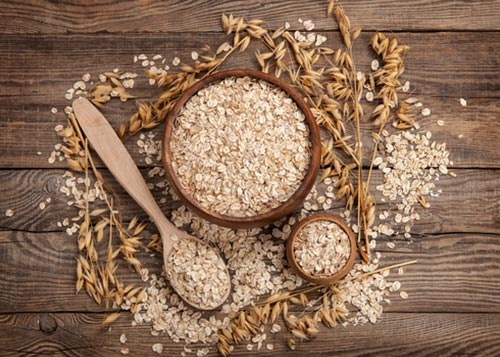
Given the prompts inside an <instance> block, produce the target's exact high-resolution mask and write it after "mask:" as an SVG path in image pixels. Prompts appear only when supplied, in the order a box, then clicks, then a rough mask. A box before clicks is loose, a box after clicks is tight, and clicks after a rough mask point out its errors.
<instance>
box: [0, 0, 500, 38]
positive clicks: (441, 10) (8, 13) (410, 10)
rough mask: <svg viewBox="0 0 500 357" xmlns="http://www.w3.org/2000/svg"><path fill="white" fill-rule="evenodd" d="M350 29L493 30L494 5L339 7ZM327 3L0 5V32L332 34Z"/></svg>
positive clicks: (385, 0) (494, 1) (498, 25)
mask: <svg viewBox="0 0 500 357" xmlns="http://www.w3.org/2000/svg"><path fill="white" fill-rule="evenodd" d="M339 3H340V4H341V5H342V6H343V7H344V8H345V10H346V12H347V13H348V14H349V17H350V18H351V21H352V22H353V23H354V24H355V25H362V26H363V27H365V28H368V29H377V30H385V29H391V30H465V29H466V30H498V29H500V22H499V21H498V19H499V16H500V10H499V8H500V3H499V1H498V0H483V1H481V0H473V1H467V2H457V1H453V0H445V1H431V0H423V1H418V2H416V3H413V4H412V5H408V6H401V5H400V3H399V2H398V1H395V0H376V1H369V0H364V1H356V0H343V1H340V2H339ZM327 4H328V1H326V0H314V1H308V2H307V3H304V2H303V1H301V0H291V1H287V2H286V3H283V2H282V1H278V0H271V1H241V0H239V1H230V0H224V1H215V2H211V1H202V0H192V1H177V2H169V3H165V2H161V1H147V2H144V1H140V0H134V1H127V2H122V1H118V0H113V1H106V2H101V1H97V0H92V1H83V0H79V1H72V2H52V1H36V0H22V1H15V0H7V1H3V2H2V13H1V14H0V32H3V33H37V32H39V33H61V32H62V33H64V32H103V31H106V32H118V33H119V32H187V31H192V30H193V29H196V31H200V32H206V31H219V27H220V26H219V21H220V20H219V19H220V14H221V13H223V12H224V13H228V14H229V13H233V14H235V15H238V16H245V17H247V18H252V19H254V18H259V19H263V20H267V21H269V26H270V27H271V28H278V27H279V26H282V25H283V23H284V22H285V21H289V22H290V24H291V25H292V26H293V27H292V28H294V29H298V28H301V27H299V26H300V24H299V23H298V21H297V19H299V18H302V19H304V20H306V19H312V20H313V21H314V23H315V24H316V27H317V28H319V29H335V28H336V24H335V22H334V21H333V20H332V19H331V18H330V19H329V18H327V17H326V6H327Z"/></svg>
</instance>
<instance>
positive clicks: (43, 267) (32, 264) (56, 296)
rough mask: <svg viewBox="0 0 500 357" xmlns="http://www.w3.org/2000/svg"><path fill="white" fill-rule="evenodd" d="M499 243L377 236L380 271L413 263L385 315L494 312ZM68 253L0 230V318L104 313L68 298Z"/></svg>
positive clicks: (473, 237)
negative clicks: (7, 315)
mask: <svg viewBox="0 0 500 357" xmlns="http://www.w3.org/2000/svg"><path fill="white" fill-rule="evenodd" d="M389 241H392V242H395V245H396V248H395V249H389V248H388V247H387V246H386V244H385V243H386V242H389ZM499 243H500V235H495V234H474V233H472V234H458V233H456V234H443V235H422V236H420V237H416V238H414V239H413V240H412V241H408V240H406V239H402V238H394V239H388V238H379V239H378V240H377V245H378V247H377V249H376V250H378V251H380V252H381V253H382V260H381V261H382V265H383V266H388V265H391V264H396V263H401V262H404V261H409V260H414V259H417V260H418V263H417V264H416V265H413V266H409V267H407V268H405V274H404V275H401V276H399V275H398V274H397V272H395V271H393V272H392V274H391V276H390V277H389V280H391V281H394V280H399V281H400V282H401V283H402V286H403V287H402V289H403V290H405V291H406V292H408V293H409V295H410V299H409V300H407V301H402V300H401V299H400V298H399V296H398V295H397V294H394V295H393V296H391V299H392V304H391V305H390V306H387V307H386V310H387V311H393V312H475V313H476V312H496V313H500V285H499V284H498V281H499V279H500V263H499V261H498V255H499V254H500V244H499ZM104 245H105V244H104ZM103 248H105V247H103ZM76 256H77V247H76V243H75V238H70V237H68V236H67V235H66V234H65V233H56V232H54V233H26V232H0V271H1V272H2V273H1V274H0V313H13V312H35V311H44V312H61V311H104V310H105V309H104V307H102V306H101V307H99V306H97V305H96V304H95V303H94V302H93V301H91V300H90V299H89V298H88V297H87V295H86V294H85V293H80V294H78V295H75V280H76V272H75V269H76V268H75V266H76V264H75V258H76ZM141 261H143V262H144V265H145V267H148V268H149V270H150V272H151V273H153V272H155V273H159V272H160V269H161V267H162V259H161V257H158V258H155V259H153V258H149V257H148V256H147V255H146V254H142V255H141ZM120 267H121V268H120V276H121V277H122V279H123V280H124V281H125V282H126V283H135V284H139V285H140V284H143V283H141V281H140V279H139V278H138V277H137V274H136V273H135V272H133V271H132V270H131V269H127V265H126V263H125V262H124V261H122V262H120ZM35 291H36V294H33V292H35ZM430 301H432V303H429V302H430Z"/></svg>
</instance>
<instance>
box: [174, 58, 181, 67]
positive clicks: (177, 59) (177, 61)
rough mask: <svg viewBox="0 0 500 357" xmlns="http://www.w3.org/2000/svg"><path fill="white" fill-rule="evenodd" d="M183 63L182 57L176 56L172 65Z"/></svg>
mask: <svg viewBox="0 0 500 357" xmlns="http://www.w3.org/2000/svg"><path fill="white" fill-rule="evenodd" d="M180 63H181V59H180V58H179V57H174V59H173V60H172V65H173V66H178V65H179V64H180Z"/></svg>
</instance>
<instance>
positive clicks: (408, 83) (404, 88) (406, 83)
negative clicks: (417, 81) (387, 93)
mask: <svg viewBox="0 0 500 357" xmlns="http://www.w3.org/2000/svg"><path fill="white" fill-rule="evenodd" d="M402 90H403V93H407V92H408V91H409V90H410V81H406V82H405V84H404V85H403V88H402Z"/></svg>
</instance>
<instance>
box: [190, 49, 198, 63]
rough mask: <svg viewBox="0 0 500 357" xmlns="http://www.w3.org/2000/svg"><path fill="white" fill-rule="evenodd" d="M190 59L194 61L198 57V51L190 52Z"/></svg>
mask: <svg viewBox="0 0 500 357" xmlns="http://www.w3.org/2000/svg"><path fill="white" fill-rule="evenodd" d="M191 59H192V60H193V61H196V60H197V59H198V52H196V51H193V52H191Z"/></svg>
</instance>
